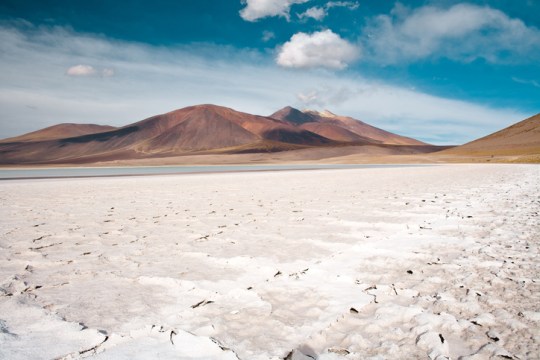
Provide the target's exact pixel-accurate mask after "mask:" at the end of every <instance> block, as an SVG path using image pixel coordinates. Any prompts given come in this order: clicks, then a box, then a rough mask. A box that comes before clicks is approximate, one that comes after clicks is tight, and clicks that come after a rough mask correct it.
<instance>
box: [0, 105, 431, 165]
mask: <svg viewBox="0 0 540 360" xmlns="http://www.w3.org/2000/svg"><path fill="white" fill-rule="evenodd" d="M362 131H365V133H362ZM389 144H390V145H395V144H400V145H425V144H424V143H421V142H419V141H416V140H413V139H409V138H405V137H401V136H399V135H395V134H392V133H389V132H386V131H384V130H381V129H378V128H375V127H372V126H370V125H368V124H365V123H362V122H358V121H357V120H354V119H352V118H348V117H340V116H337V115H334V114H330V113H329V112H325V113H318V112H313V111H310V112H302V111H299V110H296V109H293V108H290V107H288V108H285V109H282V110H280V111H278V112H276V113H274V114H273V115H272V116H268V117H266V116H258V115H252V114H247V113H243V112H239V111H236V110H233V109H230V108H226V107H222V106H216V105H197V106H190V107H186V108H183V109H179V110H175V111H171V112H168V113H165V114H161V115H156V116H152V117H150V118H147V119H144V120H141V121H138V122H135V123H132V124H129V125H126V126H123V127H118V128H116V127H110V126H100V125H76V124H60V125H56V126H52V127H49V128H46V129H42V130H38V131H35V132H32V133H29V134H25V135H21V136H18V137H14V138H10V139H5V140H3V141H0V163H1V164H25V163H26V164H39V163H51V164H52V163H92V162H97V161H110V160H125V159H142V158H163V157H170V156H180V155H182V156H183V155H186V154H222V153H250V152H253V153H255V152H277V151H287V150H295V149H305V148H314V147H335V146H338V147H339V146H344V145H377V146H378V145H381V146H383V145H389ZM426 151H428V150H427V148H426ZM430 151H433V149H431V150H430Z"/></svg>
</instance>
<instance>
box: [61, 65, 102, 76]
mask: <svg viewBox="0 0 540 360" xmlns="http://www.w3.org/2000/svg"><path fill="white" fill-rule="evenodd" d="M95 74H96V69H95V68H94V67H93V66H90V65H75V66H71V67H69V68H68V69H67V70H66V75H69V76H90V75H95Z"/></svg>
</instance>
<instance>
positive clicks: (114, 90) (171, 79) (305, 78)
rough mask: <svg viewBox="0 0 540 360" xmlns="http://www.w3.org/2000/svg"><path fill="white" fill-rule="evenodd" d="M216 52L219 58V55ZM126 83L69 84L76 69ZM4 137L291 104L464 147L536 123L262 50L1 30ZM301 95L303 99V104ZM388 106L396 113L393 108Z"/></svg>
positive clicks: (0, 128) (0, 122) (92, 79)
mask: <svg viewBox="0 0 540 360" xmlns="http://www.w3.org/2000/svg"><path fill="white" fill-rule="evenodd" d="M216 54H219V55H218V56H219V57H216ZM85 63H86V64H92V66H93V67H94V68H95V69H96V70H97V71H98V72H99V69H115V71H116V72H118V73H121V74H122V76H114V77H111V78H109V79H108V81H103V79H102V78H101V76H103V74H101V76H98V74H96V75H95V76H89V77H86V78H85V81H69V80H71V79H69V78H67V77H66V76H64V73H65V69H67V68H68V67H70V66H72V65H73V64H85ZM0 68H1V69H9V71H2V72H0V108H1V109H2V117H0V138H5V137H9V136H15V135H19V134H22V133H25V132H29V131H33V130H37V129H39V128H43V127H46V126H50V125H54V124H57V123H60V122H78V123H98V124H110V125H116V126H122V125H126V124H129V123H132V122H134V121H138V120H141V119H144V118H147V117H149V116H152V115H156V114H160V113H164V112H167V111H171V110H174V109H178V108H182V107H185V106H189V105H194V104H201V103H213V104H218V105H224V106H228V107H232V108H234V109H237V110H240V111H245V112H250V113H255V114H262V115H268V114H271V113H273V112H274V111H276V110H277V109H279V108H281V107H283V106H285V105H292V106H296V107H300V108H302V107H304V106H307V105H309V106H315V107H320V108H325V107H327V108H329V110H331V111H332V112H335V113H337V114H343V115H349V116H352V117H355V118H358V119H361V120H364V121H366V122H368V123H370V124H373V125H375V126H378V127H382V128H384V129H388V130H390V131H395V132H397V133H400V134H403V135H407V136H412V137H417V138H420V139H421V140H425V141H435V142H437V143H463V142H466V141H469V140H472V139H474V138H478V137H480V136H483V135H486V134H487V133H490V132H493V131H495V130H498V129H501V128H503V127H505V126H508V125H510V124H511V123H514V122H517V121H519V120H522V119H524V118H525V117H528V116H530V115H531V114H527V113H524V112H521V111H517V110H512V109H504V108H493V107H489V106H484V105H479V104H474V103H471V102H467V101H461V100H452V99H445V98H442V97H438V96H433V95H429V94H426V93H422V92H417V91H412V90H410V89H405V88H403V87H399V86H394V85H391V84H388V83H384V82H375V81H372V80H367V79H365V78H362V77H359V76H354V75H352V74H351V73H350V72H346V73H333V72H321V71H300V72H297V71H289V70H287V69H282V68H279V67H276V66H275V64H273V63H272V62H271V60H267V59H266V58H265V56H264V55H261V54H259V53H257V52H251V51H243V50H241V49H236V48H227V47H217V46H215V45H206V46H203V47H201V46H200V45H199V46H198V47H193V46H184V47H176V48H163V47H157V46H150V45H143V44H137V43H132V42H121V41H115V40H109V39H106V38H103V37H97V36H96V37H94V36H91V35H83V34H78V33H75V32H73V31H70V30H64V29H61V28H49V29H47V28H40V29H38V30H36V31H30V32H28V31H24V32H22V31H19V30H16V29H13V28H6V27H2V26H0ZM300 94H302V95H303V98H301V96H300ZM389 104H391V106H389Z"/></svg>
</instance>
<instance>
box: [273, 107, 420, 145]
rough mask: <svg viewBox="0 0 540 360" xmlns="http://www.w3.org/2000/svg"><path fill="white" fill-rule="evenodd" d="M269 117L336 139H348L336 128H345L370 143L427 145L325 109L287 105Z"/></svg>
mask: <svg viewBox="0 0 540 360" xmlns="http://www.w3.org/2000/svg"><path fill="white" fill-rule="evenodd" d="M270 117H271V118H275V119H279V120H284V121H288V122H290V123H293V124H297V125H301V126H302V127H303V128H306V129H309V130H310V131H314V130H316V129H319V131H320V132H317V133H318V134H319V135H323V136H326V135H324V133H326V134H328V135H330V136H332V137H331V139H333V140H338V141H348V140H345V139H347V138H350V134H349V135H345V134H344V133H341V134H340V133H339V131H338V130H337V128H342V129H345V130H347V131H348V132H349V133H354V134H356V135H358V136H360V137H362V138H363V140H360V141H365V140H366V139H369V140H370V141H371V143H382V144H389V145H427V144H426V143H423V142H421V141H418V140H415V139H412V138H408V137H405V136H401V135H397V134H393V133H391V132H388V131H385V130H382V129H379V128H376V127H374V126H371V125H369V124H366V123H364V122H362V121H360V120H357V119H353V118H351V117H348V116H339V115H336V114H333V113H331V112H330V111H327V110H325V111H323V112H318V111H313V110H305V111H300V110H297V109H295V108H292V107H290V106H287V107H285V108H283V109H281V110H278V111H276V112H275V113H273V114H272V115H270ZM308 124H309V125H308ZM311 124H326V127H324V128H322V127H320V128H317V127H316V126H314V125H311ZM330 126H334V129H332V128H331V127H330ZM314 132H316V131H314ZM354 141H356V140H354Z"/></svg>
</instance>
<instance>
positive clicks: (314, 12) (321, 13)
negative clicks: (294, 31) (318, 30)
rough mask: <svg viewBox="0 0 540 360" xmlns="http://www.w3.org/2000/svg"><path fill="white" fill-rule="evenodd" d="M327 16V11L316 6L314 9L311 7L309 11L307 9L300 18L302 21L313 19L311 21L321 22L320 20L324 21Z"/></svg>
mask: <svg viewBox="0 0 540 360" xmlns="http://www.w3.org/2000/svg"><path fill="white" fill-rule="evenodd" d="M326 15H328V12H327V10H326V9H325V8H322V7H318V6H314V7H311V8H309V9H307V10H306V11H304V12H303V13H300V14H298V17H299V18H300V19H306V18H311V19H315V20H319V21H320V20H322V19H324V18H325V17H326Z"/></svg>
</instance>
